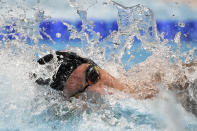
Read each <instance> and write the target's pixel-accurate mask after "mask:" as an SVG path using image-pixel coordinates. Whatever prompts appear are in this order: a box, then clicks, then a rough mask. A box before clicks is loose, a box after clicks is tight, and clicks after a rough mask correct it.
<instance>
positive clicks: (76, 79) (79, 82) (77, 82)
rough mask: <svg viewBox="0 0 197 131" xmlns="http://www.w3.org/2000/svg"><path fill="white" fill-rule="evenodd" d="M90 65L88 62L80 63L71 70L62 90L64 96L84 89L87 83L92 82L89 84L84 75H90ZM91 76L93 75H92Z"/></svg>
mask: <svg viewBox="0 0 197 131" xmlns="http://www.w3.org/2000/svg"><path fill="white" fill-rule="evenodd" d="M90 67H91V66H90V65H89V64H82V65H80V66H79V67H77V68H76V69H75V70H74V71H73V72H72V74H71V75H70V76H69V78H68V79H67V81H66V83H65V86H64V90H63V91H64V94H65V95H66V97H71V96H74V95H75V94H77V93H79V92H82V91H84V90H85V89H86V87H88V86H89V85H91V84H94V83H91V84H90V83H89V81H88V82H87V80H86V76H90V75H91V73H92V71H94V69H93V68H92V67H91V68H90ZM87 71H88V73H87ZM87 74H88V75H87ZM91 78H95V77H94V76H93V77H91ZM96 82H97V81H96Z"/></svg>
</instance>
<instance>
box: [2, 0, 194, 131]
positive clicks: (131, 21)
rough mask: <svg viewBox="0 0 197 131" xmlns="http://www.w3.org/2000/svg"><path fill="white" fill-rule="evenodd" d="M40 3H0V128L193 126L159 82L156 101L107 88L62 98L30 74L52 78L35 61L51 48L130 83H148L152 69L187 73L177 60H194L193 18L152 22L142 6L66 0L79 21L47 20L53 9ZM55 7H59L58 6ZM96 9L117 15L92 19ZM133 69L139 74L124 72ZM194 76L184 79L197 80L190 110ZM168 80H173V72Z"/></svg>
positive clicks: (191, 113) (191, 114) (148, 10)
mask: <svg viewBox="0 0 197 131" xmlns="http://www.w3.org/2000/svg"><path fill="white" fill-rule="evenodd" d="M42 2H44V0H43V1H37V2H30V1H29V2H28V1H21V0H19V1H17V0H15V1H12V2H11V1H7V0H1V1H0V10H1V13H0V14H1V16H0V65H1V66H0V90H1V91H0V105H1V106H0V115H1V117H0V131H1V130H2V131H21V130H28V131H30V130H32V131H37V130H38V131H40V130H49V131H50V130H61V131H62V130H73V131H75V130H80V131H81V130H82V131H83V130H99V131H100V130H107V131H108V130H113V131H114V130H115V131H116V130H117V131H119V130H134V131H135V130H136V131H138V130H142V131H147V130H151V131H152V130H155V131H157V130H159V131H160V130H161V131H163V130H165V131H171V130H173V131H182V130H183V131H184V130H188V131H195V130H196V129H197V118H196V116H195V115H196V114H195V113H194V112H195V111H196V110H195V109H194V111H186V109H187V108H184V107H183V106H182V103H181V102H180V101H178V100H177V98H176V92H171V91H169V90H166V85H165V83H164V82H162V83H161V84H160V85H158V88H159V89H160V93H159V94H158V95H157V97H156V98H153V99H148V100H138V99H134V98H133V97H131V96H129V95H127V94H124V93H121V92H118V91H116V90H111V91H112V92H114V94H113V95H103V96H99V95H96V94H90V93H89V92H84V93H83V94H82V95H81V96H80V97H79V98H78V99H76V98H71V100H70V101H67V100H66V99H65V98H64V97H63V95H62V93H61V92H58V91H55V90H53V89H51V88H50V87H49V86H39V85H37V84H36V83H35V82H34V81H35V80H34V79H33V78H32V77H31V73H34V72H36V73H37V74H38V75H41V76H42V75H43V74H44V73H45V75H49V76H50V75H51V74H50V73H49V74H47V72H46V70H45V69H43V68H41V67H39V66H38V64H37V62H36V61H37V59H38V58H40V57H42V56H43V55H45V54H47V53H49V52H54V51H56V50H68V51H74V52H76V53H77V54H79V55H81V56H83V57H88V58H91V59H93V60H94V61H95V62H96V63H97V64H98V65H99V66H101V67H102V68H104V69H106V70H107V71H108V72H109V73H110V74H112V75H113V76H115V77H117V78H121V76H125V74H126V77H127V78H128V79H133V77H134V75H136V78H135V79H137V80H139V81H145V80H146V78H147V79H148V78H149V75H150V74H151V73H154V71H155V70H160V71H161V72H164V73H166V74H167V73H168V72H170V71H174V70H173V69H172V67H171V66H170V65H171V64H175V65H176V66H177V68H180V70H183V73H185V72H186V70H184V69H182V68H181V66H180V63H181V62H186V63H189V62H191V61H192V60H194V59H195V58H196V44H197V35H196V34H197V30H196V28H197V22H196V20H195V19H194V20H184V22H183V21H181V22H180V21H179V20H157V17H156V16H155V15H154V14H157V13H155V12H154V11H153V10H152V9H151V8H148V7H146V6H144V5H142V4H140V5H133V6H129V7H125V6H123V5H122V4H121V3H119V2H114V1H101V2H99V1H96V0H87V1H83V0H79V1H71V0H68V1H67V6H68V7H67V6H65V8H69V10H71V11H72V13H71V14H75V16H77V19H74V20H73V19H64V18H55V17H51V16H50V12H52V11H53V8H52V9H50V8H51V7H49V6H48V5H47V4H46V5H45V6H43V5H42ZM50 2H51V1H49V3H50ZM59 2H60V3H62V4H64V2H63V1H57V5H58V3H59ZM102 2H103V3H102ZM97 4H98V5H99V4H101V5H99V6H100V7H110V9H113V11H114V10H115V11H116V12H117V14H116V17H115V18H114V17H113V18H111V16H109V17H110V20H109V19H98V18H97V19H95V18H93V19H91V18H89V16H88V14H89V10H91V9H92V8H94V6H95V8H96V5H97ZM13 5H17V7H15V6H13ZM58 6H59V7H61V4H59V5H58ZM58 6H56V7H55V10H56V9H57V10H58ZM59 10H61V9H59ZM47 13H48V14H47ZM90 14H91V13H90ZM112 14H113V13H112ZM155 17H156V18H155ZM157 65H158V66H159V67H157ZM194 68H196V67H194ZM136 70H140V71H142V74H143V76H142V77H138V75H139V76H140V74H138V73H136V74H135V73H129V71H131V72H135V71H136ZM127 71H128V72H127ZM176 71H177V70H175V71H174V72H175V74H176V73H177V72H176ZM184 71H185V72H184ZM149 73H150V74H149ZM195 73H196V72H195V71H194V73H193V75H190V76H189V75H188V78H189V79H190V80H191V81H193V82H194V87H193V88H192V90H190V92H189V96H188V97H189V98H191V101H193V102H194V104H193V105H191V107H192V109H193V108H195V107H196V106H195V102H196V101H197V100H196V98H197V97H196V96H195V88H196V86H195V80H196V74H195ZM185 75H187V74H186V73H185ZM169 79H176V76H174V75H173V73H172V75H169ZM192 93H193V94H194V95H192ZM183 94H184V93H183ZM190 95H191V96H190ZM188 97H187V98H188ZM94 99H96V100H97V101H98V102H97V103H96V104H95V103H94V101H93V100H94ZM189 104H191V103H189Z"/></svg>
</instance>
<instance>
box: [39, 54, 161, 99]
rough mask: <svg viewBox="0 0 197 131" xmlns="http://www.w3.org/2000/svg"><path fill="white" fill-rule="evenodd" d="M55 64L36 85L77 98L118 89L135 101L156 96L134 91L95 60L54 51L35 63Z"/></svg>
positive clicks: (149, 91) (153, 92)
mask: <svg viewBox="0 0 197 131" xmlns="http://www.w3.org/2000/svg"><path fill="white" fill-rule="evenodd" d="M54 61H56V62H58V63H59V67H58V70H57V72H56V73H54V74H53V76H52V79H51V78H47V79H43V78H37V80H36V83H37V84H39V85H50V87H51V88H53V89H55V90H58V91H63V94H64V96H65V97H67V98H70V97H74V96H78V95H79V94H80V93H82V92H84V91H90V92H94V93H97V94H101V95H102V94H105V93H106V92H105V88H112V89H117V90H119V91H122V92H125V93H128V94H132V95H133V96H134V97H136V98H140V99H146V98H152V97H153V96H154V95H156V94H157V93H158V91H157V90H156V89H153V88H143V89H140V90H139V89H137V87H136V85H129V84H128V83H123V82H122V81H120V80H119V79H117V78H115V77H113V76H112V75H110V74H109V73H108V72H107V71H105V70H104V69H102V68H101V67H99V66H98V65H97V64H96V63H95V62H94V61H92V60H90V59H87V58H82V57H80V56H78V55H77V54H75V53H73V52H61V51H56V52H55V54H48V55H46V56H44V57H42V58H40V59H39V60H38V63H39V64H40V65H50V64H53V62H54Z"/></svg>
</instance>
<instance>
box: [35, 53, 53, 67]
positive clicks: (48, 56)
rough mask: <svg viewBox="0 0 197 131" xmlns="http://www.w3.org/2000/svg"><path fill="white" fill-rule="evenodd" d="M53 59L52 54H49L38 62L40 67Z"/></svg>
mask: <svg viewBox="0 0 197 131" xmlns="http://www.w3.org/2000/svg"><path fill="white" fill-rule="evenodd" d="M52 59H53V55H52V54H48V55H45V56H44V57H42V58H40V59H39V60H38V61H37V62H38V63H39V64H40V65H44V64H45V63H48V62H49V61H51V60H52Z"/></svg>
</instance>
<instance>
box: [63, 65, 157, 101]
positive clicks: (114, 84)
mask: <svg viewBox="0 0 197 131" xmlns="http://www.w3.org/2000/svg"><path fill="white" fill-rule="evenodd" d="M88 66H89V64H82V65H80V66H79V67H77V69H75V70H74V71H73V72H72V74H71V75H70V77H69V78H68V79H67V82H66V84H65V87H64V90H63V92H64V94H65V96H67V97H71V96H74V95H75V94H76V93H77V92H78V91H79V90H83V89H84V88H85V87H86V86H87V85H88V83H87V82H86V80H85V72H86V70H87V68H88ZM99 74H100V79H99V80H98V82H97V83H95V84H92V85H89V86H88V88H87V91H90V92H94V93H97V94H105V93H106V92H105V88H113V89H117V90H119V91H121V92H125V93H128V94H135V93H138V92H139V90H136V88H135V86H134V85H133V86H132V85H128V84H125V83H122V82H121V81H120V80H118V79H116V78H115V77H113V76H112V75H110V74H109V73H107V72H106V71H105V70H104V69H101V68H99ZM150 91H151V92H150ZM140 92H141V93H144V94H146V93H147V92H150V94H149V95H147V96H145V97H144V96H136V95H134V97H136V98H138V99H146V98H152V97H153V96H154V95H155V94H156V93H157V91H155V90H152V89H151V90H149V89H144V90H140Z"/></svg>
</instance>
